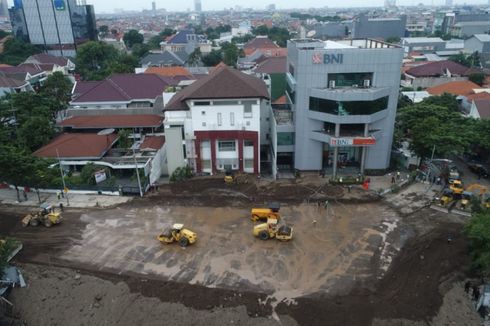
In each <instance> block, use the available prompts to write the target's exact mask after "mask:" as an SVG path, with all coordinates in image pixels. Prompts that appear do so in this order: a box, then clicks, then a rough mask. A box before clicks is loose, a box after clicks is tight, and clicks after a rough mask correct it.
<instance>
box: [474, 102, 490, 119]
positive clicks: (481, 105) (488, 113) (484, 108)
mask: <svg viewBox="0 0 490 326" xmlns="http://www.w3.org/2000/svg"><path fill="white" fill-rule="evenodd" d="M475 105H476V109H477V110H478V114H479V115H480V118H482V119H490V100H488V99H484V100H475Z"/></svg>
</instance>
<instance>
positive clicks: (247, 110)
mask: <svg viewBox="0 0 490 326" xmlns="http://www.w3.org/2000/svg"><path fill="white" fill-rule="evenodd" d="M243 116H244V117H245V118H251V117H252V104H250V103H244V104H243Z"/></svg>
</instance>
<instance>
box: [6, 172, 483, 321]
mask: <svg viewBox="0 0 490 326" xmlns="http://www.w3.org/2000/svg"><path fill="white" fill-rule="evenodd" d="M216 180H218V179H216ZM217 182H219V181H215V180H214V179H210V180H206V179H197V180H193V181H190V182H185V183H181V184H175V185H169V186H165V187H161V188H160V189H159V191H158V192H157V193H154V194H152V195H151V196H149V197H146V198H143V199H138V200H134V201H133V202H131V203H129V204H123V205H120V206H118V207H115V208H111V209H105V210H102V209H90V210H69V211H66V212H65V216H64V217H65V219H64V221H63V223H62V224H60V225H58V226H55V227H52V228H49V229H47V228H44V227H37V228H30V227H28V228H22V226H21V225H20V218H21V217H22V215H23V214H24V213H25V212H21V211H18V210H17V209H16V208H11V207H3V208H2V213H0V214H1V215H0V237H1V236H12V237H15V238H16V239H18V240H20V241H22V242H23V244H24V249H23V251H22V252H21V253H20V254H19V255H18V256H17V257H16V262H17V263H18V264H20V265H21V266H22V267H24V269H25V270H26V278H27V281H28V282H30V281H31V282H32V286H31V287H32V291H39V287H36V286H37V284H39V283H43V284H44V283H45V284H52V286H51V288H55V289H56V291H55V290H49V291H55V292H53V295H52V296H50V295H49V294H46V295H38V296H36V295H35V294H36V293H37V292H36V293H29V292H28V291H30V288H31V287H29V288H27V289H19V290H18V291H13V292H12V294H11V296H12V302H13V303H14V306H15V307H16V308H15V309H14V315H16V316H17V317H19V318H20V319H22V320H23V321H26V322H27V324H28V325H31V324H32V325H34V324H35V325H52V324H60V325H61V324H64V325H70V320H73V316H72V315H70V316H69V318H70V320H69V319H63V318H65V317H63V316H62V315H63V314H62V313H61V312H60V311H58V312H57V310H56V309H54V310H52V311H50V313H48V314H46V316H45V318H44V319H39V316H37V317H36V316H35V314H31V313H29V307H32V305H33V302H29V300H33V301H36V300H38V301H39V303H40V304H42V303H43V302H44V301H46V302H50V303H51V304H52V305H56V300H60V301H66V302H70V304H73V305H77V304H80V305H81V306H83V305H84V304H85V303H86V302H82V301H80V300H82V298H85V299H86V300H88V299H87V298H86V297H84V296H83V295H80V294H78V295H77V296H79V297H80V300H79V301H77V300H75V299H74V298H73V296H74V294H70V293H72V292H73V293H76V291H83V290H79V289H78V288H79V287H80V286H82V285H83V286H85V287H86V289H87V290H86V291H96V292H97V290H96V289H97V284H99V283H100V288H101V289H102V288H103V289H107V291H108V292H107V293H110V295H109V294H108V295H107V296H106V297H104V298H105V299H104V300H106V299H107V300H108V301H104V300H97V299H96V300H95V301H96V302H100V304H110V302H111V301H110V300H112V302H114V300H117V295H121V293H122V292H124V293H125V295H128V296H129V295H133V294H137V295H138V296H137V297H134V298H133V299H132V300H131V303H125V304H127V307H126V310H127V311H128V312H131V313H132V314H136V315H138V316H139V317H138V319H134V318H133V319H131V318H127V319H121V318H119V317H120V316H119V317H118V318H115V317H114V318H112V317H111V318H109V317H107V314H105V315H104V316H105V317H102V315H100V314H98V313H92V314H87V313H86V310H85V311H83V309H82V310H78V309H75V310H73V312H72V314H75V315H76V318H74V319H76V320H77V323H75V324H73V325H81V324H94V325H116V324H117V325H131V324H132V323H133V322H134V320H138V321H140V322H141V324H143V325H159V324H158V323H155V322H154V321H153V320H151V318H153V317H152V315H151V314H150V313H148V312H147V311H146V310H145V308H142V307H145V306H146V305H147V304H148V303H147V302H146V301H142V300H147V299H148V298H156V299H159V301H158V302H160V303H161V304H162V305H163V304H166V303H175V304H179V305H183V306H178V307H177V306H172V307H170V306H165V307H166V308H165V309H177V310H172V311H174V316H176V318H181V321H182V323H181V324H184V325H201V324H202V325H204V324H207V325H210V324H230V320H231V319H232V320H234V322H233V323H234V324H238V325H274V324H279V323H282V325H295V324H299V325H371V324H372V325H378V324H379V325H384V324H382V323H383V322H388V324H386V325H389V324H390V323H389V321H390V320H392V321H394V320H396V321H397V325H419V324H418V323H420V322H422V323H423V324H422V325H426V324H427V323H428V324H431V321H432V320H433V318H434V320H436V319H437V318H435V317H437V316H438V314H441V313H444V314H448V313H454V314H455V315H457V314H461V311H458V309H457V308H454V307H451V309H446V310H444V312H442V311H443V307H444V304H445V303H444V302H445V301H443V298H444V295H445V294H446V292H448V291H449V290H450V289H452V288H453V287H454V286H456V285H457V284H458V283H457V282H458V281H460V280H461V279H463V278H464V277H465V273H466V269H467V266H468V261H467V255H466V244H465V239H464V236H463V235H462V233H461V230H462V227H463V223H462V222H463V220H459V219H458V218H454V217H451V218H448V214H444V213H441V212H437V211H433V210H430V209H427V208H421V209H417V210H416V211H414V212H413V213H411V214H401V213H400V212H399V211H398V210H397V209H396V207H393V205H389V203H387V202H385V200H381V199H380V198H379V197H378V196H377V195H376V194H374V193H371V194H368V193H366V192H365V191H364V190H363V189H361V188H360V187H359V188H355V189H352V191H351V192H348V191H347V190H346V189H345V188H343V187H340V186H316V185H308V184H304V185H297V184H296V185H295V184H294V182H286V183H284V184H281V185H278V186H276V187H273V188H272V189H270V191H266V190H265V189H263V187H262V186H261V185H260V183H262V182H265V181H259V182H258V183H257V182H252V183H244V184H240V185H232V186H231V187H230V186H224V185H223V181H222V179H221V180H220V184H218V183H217ZM412 197H413V196H412ZM270 200H275V201H279V202H281V204H282V206H283V207H281V215H282V220H281V222H283V223H286V224H289V225H292V226H293V228H294V239H293V240H292V241H291V242H286V243H282V242H279V241H276V240H268V241H260V240H258V239H256V238H254V237H253V236H252V226H253V223H252V222H251V221H250V208H251V207H252V206H253V205H254V203H256V202H259V203H264V202H267V201H270ZM414 200H418V199H417V198H414ZM326 201H328V203H327V204H325V202H326ZM318 203H321V205H318ZM176 222H179V223H184V225H185V226H186V227H188V228H189V229H191V230H193V231H195V232H197V233H198V241H197V242H196V243H195V244H194V245H192V246H189V247H187V248H185V249H184V248H181V247H180V246H178V245H177V244H173V245H162V244H161V243H159V242H158V240H157V235H158V234H159V232H160V231H162V230H163V228H165V227H167V226H170V225H171V224H173V223H176ZM448 237H449V238H450V239H451V241H448ZM40 270H41V272H40ZM76 275H81V276H77V277H78V279H80V277H81V278H82V281H83V282H78V283H77V282H75V283H74V282H72V280H73V278H74V277H76ZM98 282H99V283H98ZM107 282H109V283H107ZM121 282H122V283H123V284H125V286H127V287H128V290H127V292H125V291H126V290H125V289H118V290H117V291H116V290H114V289H113V288H112V286H114V287H116V286H120V284H121ZM111 284H112V285H111ZM83 286H82V287H83ZM42 289H44V290H45V291H48V290H47V289H46V288H45V287H42ZM111 289H112V290H111ZM22 291H24V292H22ZM121 291H122V292H121ZM99 292H100V291H99ZM130 292H131V293H132V294H130ZM453 292H454V291H453ZM97 295H99V296H100V294H97ZM111 295H113V296H114V297H111ZM87 297H90V298H91V300H93V297H91V294H90V295H88V296H87ZM56 298H58V299H56ZM43 299H44V300H43ZM457 300H460V298H458V299H457ZM34 303H36V302H34ZM151 304H152V305H157V302H153V301H152V303H151ZM91 305H93V302H92V303H91ZM91 307H92V308H93V306H91ZM162 307H163V306H162ZM242 307H244V308H243V309H244V310H240V309H242ZM162 309H163V310H164V308H162ZM186 309H187V310H186ZM163 310H162V311H163ZM185 311H187V313H185ZM199 311H205V312H208V313H210V315H203V314H202V313H199ZM245 311H246V313H244V312H245ZM181 312H182V314H181V315H182V316H181V317H179V316H180V315H179V314H180V313H181ZM465 312H467V311H465ZM106 313H110V311H109V312H106ZM468 314H470V312H468ZM183 316H186V317H183ZM211 316H213V317H211ZM220 316H221V317H220ZM34 318H38V319H34ZM101 318H105V319H101ZM192 318H195V319H192ZM220 318H224V319H220ZM227 318H228V319H227ZM34 320H37V322H34ZM199 320H201V322H198V321H199ZM432 324H434V323H432ZM459 324H460V325H474V323H472V322H468V323H466V324H462V323H459ZM434 325H435V324H434Z"/></svg>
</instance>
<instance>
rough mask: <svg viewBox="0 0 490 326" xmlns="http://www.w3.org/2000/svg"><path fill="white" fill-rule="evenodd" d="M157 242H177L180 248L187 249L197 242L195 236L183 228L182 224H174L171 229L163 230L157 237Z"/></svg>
mask: <svg viewBox="0 0 490 326" xmlns="http://www.w3.org/2000/svg"><path fill="white" fill-rule="evenodd" d="M158 241H160V242H161V243H165V244H170V243H173V242H178V243H179V245H180V246H181V247H187V246H188V245H190V244H193V243H195V242H196V241H197V234H196V233H195V232H193V231H191V230H189V229H185V228H184V224H180V223H175V224H174V225H172V228H168V229H165V230H164V231H163V232H162V233H161V234H160V235H159V236H158Z"/></svg>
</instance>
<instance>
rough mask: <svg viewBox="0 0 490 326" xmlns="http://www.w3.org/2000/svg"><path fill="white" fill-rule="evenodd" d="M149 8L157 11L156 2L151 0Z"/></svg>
mask: <svg viewBox="0 0 490 326" xmlns="http://www.w3.org/2000/svg"><path fill="white" fill-rule="evenodd" d="M151 10H152V11H153V12H154V13H155V12H156V11H157V3H156V2H155V1H153V2H152V3H151Z"/></svg>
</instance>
